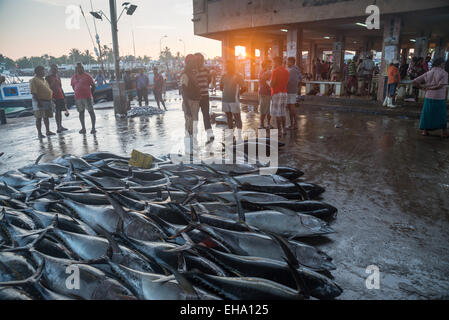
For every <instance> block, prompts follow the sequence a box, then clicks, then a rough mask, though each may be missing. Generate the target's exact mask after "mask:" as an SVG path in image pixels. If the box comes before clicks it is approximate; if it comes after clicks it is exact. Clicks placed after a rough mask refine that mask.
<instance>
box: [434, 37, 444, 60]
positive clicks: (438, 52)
mask: <svg viewBox="0 0 449 320" xmlns="http://www.w3.org/2000/svg"><path fill="white" fill-rule="evenodd" d="M444 44H445V43H444V39H443V38H440V39H439V40H438V41H437V43H436V46H435V51H434V54H433V59H435V58H445V53H446V46H445V45H444Z"/></svg>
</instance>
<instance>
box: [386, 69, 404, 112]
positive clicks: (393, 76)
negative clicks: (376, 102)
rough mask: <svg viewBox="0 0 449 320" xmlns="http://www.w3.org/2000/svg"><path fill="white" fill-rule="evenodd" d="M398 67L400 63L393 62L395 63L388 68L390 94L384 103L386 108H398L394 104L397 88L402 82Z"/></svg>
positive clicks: (388, 93)
mask: <svg viewBox="0 0 449 320" xmlns="http://www.w3.org/2000/svg"><path fill="white" fill-rule="evenodd" d="M398 65H399V61H397V60H393V62H391V63H390V65H389V66H388V70H387V72H388V92H387V96H386V98H385V101H384V103H383V105H384V107H385V106H386V107H389V108H396V106H395V105H394V104H393V98H394V96H395V94H396V88H397V87H398V85H399V83H400V82H401V77H400V76H399V68H398Z"/></svg>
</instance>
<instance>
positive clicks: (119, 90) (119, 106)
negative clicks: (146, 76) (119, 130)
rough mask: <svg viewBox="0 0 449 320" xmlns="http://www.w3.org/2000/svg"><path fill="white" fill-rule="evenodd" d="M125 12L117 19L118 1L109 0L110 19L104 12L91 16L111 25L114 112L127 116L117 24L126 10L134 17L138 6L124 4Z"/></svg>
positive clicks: (94, 12) (97, 12)
mask: <svg viewBox="0 0 449 320" xmlns="http://www.w3.org/2000/svg"><path fill="white" fill-rule="evenodd" d="M122 6H123V10H122V12H121V13H120V16H119V17H118V19H117V4H116V0H109V10H110V12H111V13H110V17H111V19H108V17H107V16H106V15H105V14H104V13H103V11H91V12H90V14H91V15H92V16H93V17H94V18H96V19H99V20H103V19H102V18H103V17H105V18H106V20H108V21H109V23H110V24H111V32H112V44H113V50H114V64H115V79H116V81H115V82H114V83H113V84H112V95H113V97H114V111H115V113H116V114H126V103H125V101H126V99H125V85H124V83H123V82H122V81H120V55H119V45H118V29H117V23H118V21H119V20H120V17H121V16H122V14H123V12H124V11H125V10H126V14H127V15H132V14H133V13H134V12H135V11H136V9H137V6H135V5H132V4H130V3H129V2H125V3H123V4H122Z"/></svg>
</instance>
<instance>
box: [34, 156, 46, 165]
mask: <svg viewBox="0 0 449 320" xmlns="http://www.w3.org/2000/svg"><path fill="white" fill-rule="evenodd" d="M43 156H45V153H43V154H41V155H40V156H39V157H37V159H36V161H34V164H38V163H39V161H41V159H42V157H43Z"/></svg>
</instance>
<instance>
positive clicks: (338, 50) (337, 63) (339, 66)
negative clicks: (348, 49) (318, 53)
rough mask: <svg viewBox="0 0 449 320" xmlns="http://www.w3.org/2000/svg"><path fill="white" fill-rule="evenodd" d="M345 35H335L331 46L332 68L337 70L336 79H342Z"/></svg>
mask: <svg viewBox="0 0 449 320" xmlns="http://www.w3.org/2000/svg"><path fill="white" fill-rule="evenodd" d="M345 40H346V39H345V36H344V35H343V34H341V33H339V34H337V35H336V39H335V42H334V46H333V48H332V55H333V57H334V61H333V63H332V66H333V69H334V70H337V72H338V75H339V76H338V80H341V79H343V71H344V70H343V69H344V68H343V66H344V60H345Z"/></svg>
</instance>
